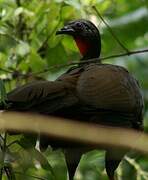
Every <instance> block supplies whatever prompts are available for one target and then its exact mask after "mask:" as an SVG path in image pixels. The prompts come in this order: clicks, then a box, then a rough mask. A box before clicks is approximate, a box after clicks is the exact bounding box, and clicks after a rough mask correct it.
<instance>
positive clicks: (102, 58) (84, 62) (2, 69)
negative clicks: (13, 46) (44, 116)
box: [0, 49, 148, 78]
mask: <svg viewBox="0 0 148 180" xmlns="http://www.w3.org/2000/svg"><path fill="white" fill-rule="evenodd" d="M147 52H148V49H142V50H133V51H129V52H125V53H120V54H115V55H111V56H106V57H101V58H92V59H88V60H87V61H73V62H68V63H65V64H58V65H54V66H51V67H49V68H46V69H44V70H42V71H38V72H35V73H27V74H23V73H21V72H18V71H17V73H18V76H22V77H23V78H24V77H31V76H36V75H39V74H43V73H46V72H48V71H50V70H52V69H57V68H65V67H68V66H73V65H80V64H88V63H97V62H100V61H104V60H106V59H112V58H119V57H124V56H130V55H134V54H142V53H147ZM0 70H1V71H4V72H7V73H14V71H12V70H9V69H4V68H0Z"/></svg>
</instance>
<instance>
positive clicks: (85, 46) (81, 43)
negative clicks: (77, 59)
mask: <svg viewBox="0 0 148 180" xmlns="http://www.w3.org/2000/svg"><path fill="white" fill-rule="evenodd" d="M75 42H76V44H77V46H78V48H79V50H80V53H81V54H82V55H83V56H84V55H85V54H86V53H87V52H88V50H89V48H90V44H89V43H88V42H86V41H85V40H83V39H81V38H75Z"/></svg>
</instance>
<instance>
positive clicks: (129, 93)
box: [77, 64, 143, 126]
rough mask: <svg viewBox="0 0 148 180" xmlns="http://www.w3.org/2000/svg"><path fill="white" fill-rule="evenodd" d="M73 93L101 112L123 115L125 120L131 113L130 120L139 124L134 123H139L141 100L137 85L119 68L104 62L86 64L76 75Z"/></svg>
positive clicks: (127, 73) (140, 119)
mask: <svg viewBox="0 0 148 180" xmlns="http://www.w3.org/2000/svg"><path fill="white" fill-rule="evenodd" d="M77 93H78V95H79V98H80V99H81V101H82V102H83V103H85V104H86V105H89V106H91V107H94V108H96V109H100V110H101V111H102V112H103V111H104V113H106V112H107V113H108V112H110V111H111V112H115V113H117V114H121V116H122V115H124V114H125V116H126V119H130V116H131V114H133V115H134V122H136V124H138V123H139V125H138V126H140V125H141V124H142V118H140V116H142V115H141V114H142V109H143V99H142V95H141V92H140V88H139V85H138V83H137V81H136V80H135V79H134V78H133V77H132V76H131V75H130V73H129V72H128V71H127V70H125V69H124V68H122V67H119V66H115V65H107V64H100V65H96V64H94V65H93V64H92V65H88V66H86V69H85V71H84V72H83V73H82V74H81V76H80V78H79V81H78V85H77ZM102 112H101V113H102ZM128 114H129V115H130V116H129V117H128ZM135 119H136V120H135ZM130 121H132V119H131V120H130Z"/></svg>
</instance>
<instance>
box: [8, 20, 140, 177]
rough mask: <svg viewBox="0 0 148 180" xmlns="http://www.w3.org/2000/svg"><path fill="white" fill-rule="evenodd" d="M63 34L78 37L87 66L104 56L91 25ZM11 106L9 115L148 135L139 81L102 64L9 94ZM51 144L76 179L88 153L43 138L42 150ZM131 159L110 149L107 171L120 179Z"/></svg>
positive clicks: (82, 23)
mask: <svg viewBox="0 0 148 180" xmlns="http://www.w3.org/2000/svg"><path fill="white" fill-rule="evenodd" d="M57 34H68V35H71V36H73V38H74V40H75V41H76V44H77V46H78V48H79V50H80V52H81V54H82V60H83V61H87V60H88V59H90V58H97V57H99V56H100V49H101V41H100V34H99V31H98V29H97V28H96V27H95V26H94V25H93V24H92V23H91V22H90V21H86V20H76V21H72V22H70V23H68V24H67V25H66V26H65V27H64V28H62V29H61V30H59V31H58V32H57ZM7 103H8V104H9V108H8V110H19V111H31V112H38V113H42V114H49V115H54V116H60V117H65V118H71V119H74V120H79V121H86V122H91V123H98V124H103V125H110V126H119V127H125V128H134V129H137V130H141V129H142V109H143V100H142V96H141V93H140V88H139V85H138V83H137V81H136V80H135V79H134V78H133V76H132V75H131V74H130V73H129V72H128V71H127V70H126V69H125V68H123V67H120V66H115V65H110V64H102V63H100V62H98V63H90V62H89V63H87V64H81V65H78V66H76V67H73V68H71V69H69V70H68V71H67V72H66V73H64V74H63V75H61V76H60V77H59V78H58V79H57V80H55V81H53V82H49V81H38V82H33V83H30V84H27V85H24V86H22V87H19V88H16V89H14V90H13V91H11V92H10V93H8V102H7ZM48 144H51V145H52V146H53V147H54V148H58V147H61V148H64V149H65V156H66V159H67V165H68V169H69V175H70V179H72V177H73V175H74V172H75V169H76V167H77V165H78V163H79V160H80V157H81V155H82V153H84V152H85V151H87V149H86V150H84V148H81V147H80V146H78V147H77V146H76V145H75V144H73V143H71V142H65V141H64V140H55V139H48V138H47V137H46V136H41V138H40V146H41V148H46V147H47V145H48ZM116 151H118V152H119V153H116ZM125 153H126V152H125V151H119V150H118V149H107V152H106V158H105V167H106V171H107V174H108V176H109V178H110V180H113V179H114V171H115V170H116V168H117V167H118V165H119V163H120V161H121V159H122V157H123V156H124V154H125ZM116 154H118V155H116Z"/></svg>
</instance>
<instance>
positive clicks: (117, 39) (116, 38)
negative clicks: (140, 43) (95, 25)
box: [92, 6, 129, 53]
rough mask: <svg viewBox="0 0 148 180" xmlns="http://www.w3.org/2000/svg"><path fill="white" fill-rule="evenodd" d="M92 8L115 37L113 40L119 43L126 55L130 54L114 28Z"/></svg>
mask: <svg viewBox="0 0 148 180" xmlns="http://www.w3.org/2000/svg"><path fill="white" fill-rule="evenodd" d="M92 8H93V9H94V10H95V12H96V13H97V15H98V16H99V18H100V19H101V20H102V21H103V23H104V24H105V25H106V26H107V28H108V30H109V32H110V33H111V35H112V36H113V38H114V39H115V40H116V41H117V43H118V44H119V45H120V46H121V47H122V48H123V49H124V50H125V51H126V53H129V50H128V49H127V48H126V47H125V46H124V45H123V44H122V42H121V41H120V40H119V38H118V37H117V36H116V34H115V33H114V32H113V30H112V28H111V27H110V26H109V25H108V23H107V22H106V21H105V20H104V18H103V17H102V16H101V14H100V13H99V11H98V9H97V8H96V7H95V6H92Z"/></svg>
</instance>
